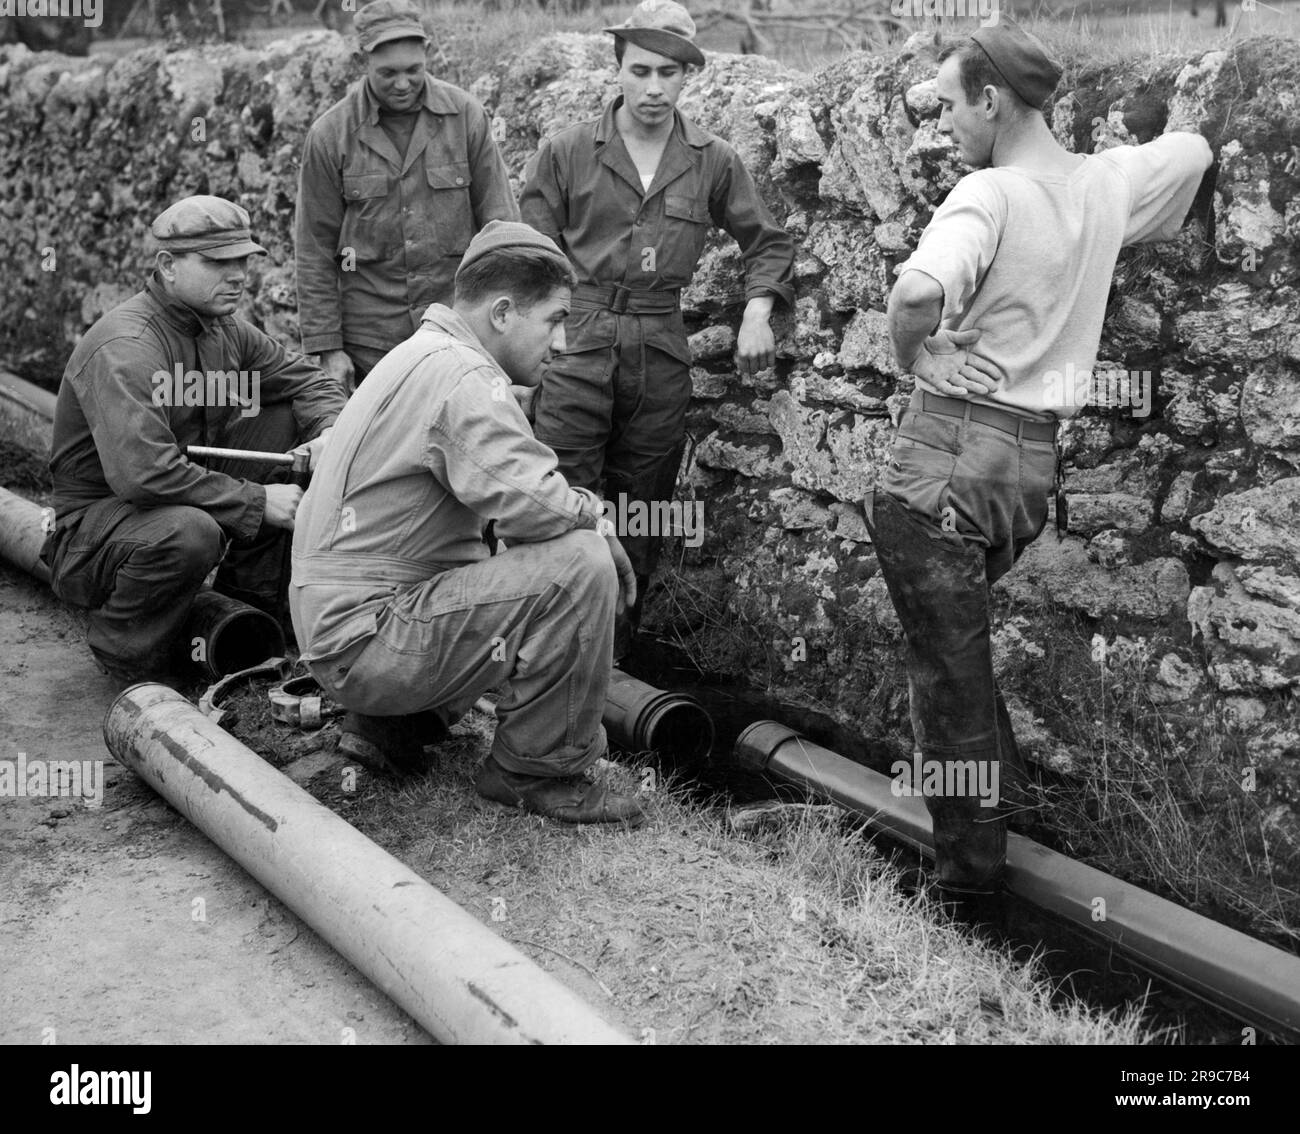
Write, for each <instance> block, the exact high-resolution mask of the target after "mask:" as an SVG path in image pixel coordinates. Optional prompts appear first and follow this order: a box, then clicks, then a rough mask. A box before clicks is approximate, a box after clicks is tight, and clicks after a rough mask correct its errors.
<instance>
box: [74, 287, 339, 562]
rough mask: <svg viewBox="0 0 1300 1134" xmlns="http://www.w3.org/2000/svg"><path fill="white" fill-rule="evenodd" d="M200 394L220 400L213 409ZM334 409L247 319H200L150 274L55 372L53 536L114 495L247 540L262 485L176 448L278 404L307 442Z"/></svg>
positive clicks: (323, 389)
mask: <svg viewBox="0 0 1300 1134" xmlns="http://www.w3.org/2000/svg"><path fill="white" fill-rule="evenodd" d="M192 377H197V378H199V379H202V382H201V383H195V382H192V381H189V379H190V378H192ZM214 378H215V379H216V383H217V384H216V386H215V387H214V386H212V385H211V383H212V380H213V379H214ZM232 384H233V387H234V388H232ZM211 392H218V393H220V394H221V395H222V396H221V397H219V398H217V399H216V400H215V404H214V399H213V398H212V397H211ZM191 393H193V394H196V395H197V394H200V393H202V395H203V396H196V397H190V396H189V395H190V394H191ZM250 393H251V395H252V397H253V399H254V400H253V404H251V405H249V404H247V398H246V397H245V395H247V394H250ZM226 394H230V395H231V396H229V397H227V396H225V395H226ZM345 401H346V398H345V396H344V394H343V391H342V390H341V389H340V388H339V385H338V383H337V382H333V381H331V380H330V379H328V378H326V377H325V375H324V374H322V373H321V371H320V370H319V369H318V368H317V367H315V366H313V365H312V364H311V363H310V362H308V361H307V359H305V358H303V357H302V355H300V354H294V353H291V352H289V351H286V350H285V349H284V347H282V346H281V345H280V344H279V343H277V342H276V341H275V340H274V339H272V338H271V337H270V336H269V335H266V334H264V333H263V332H262V331H259V330H258V329H257V328H256V327H254V326H253V325H252V324H251V323H249V322H248V321H247V320H245V319H242V318H239V317H238V316H234V315H226V316H220V317H209V316H200V315H198V314H196V313H195V312H194V311H193V310H192V309H190V308H189V307H186V306H185V305H184V304H181V303H179V302H177V301H175V300H173V299H170V298H169V297H168V296H167V295H166V293H165V292H164V291H163V289H162V287H161V286H160V285H159V283H158V281H157V279H156V278H150V279H149V280H148V282H147V283H146V284H145V288H144V290H143V291H141V292H139V293H138V294H136V295H134V296H133V297H132V298H130V299H128V300H127V301H126V302H125V303H122V304H120V305H119V306H117V307H115V308H114V309H113V310H112V311H110V312H109V313H108V314H107V315H105V316H104V317H103V318H101V319H100V320H99V322H97V323H96V324H95V325H94V326H93V327H91V328H90V330H89V331H87V332H86V334H85V336H84V337H83V338H82V340H81V342H79V343H78V344H77V348H76V350H74V351H73V352H72V357H71V358H70V359H69V360H68V365H67V368H66V369H65V370H64V372H63V381H62V382H61V383H60V385H59V400H58V405H57V407H56V409H55V412H54V444H53V451H52V453H51V456H50V471H51V473H52V475H53V479H54V509H55V513H56V516H57V522H58V525H59V526H58V531H59V532H60V533H62V531H63V530H64V529H65V528H66V527H67V525H68V524H69V523H71V522H73V521H75V519H76V518H77V517H79V516H80V515H81V514H82V513H83V512H84V511H85V509H86V508H88V507H89V506H90V505H92V504H94V503H96V502H97V501H99V500H102V499H104V498H106V497H109V496H116V497H119V498H120V499H122V500H125V501H128V502H129V503H131V504H134V505H136V506H137V507H142V508H149V507H160V506H163V505H169V504H184V505H189V506H190V507H194V508H201V509H203V511H205V512H207V513H208V515H210V516H211V517H212V518H213V519H214V520H216V522H217V523H218V524H219V525H220V526H221V529H222V531H224V532H225V533H226V534H227V535H229V536H231V537H233V538H243V539H251V538H252V537H253V536H255V535H256V534H257V532H258V530H259V528H260V527H261V524H262V513H263V510H264V508H265V507H266V488H265V486H263V485H261V484H256V483H254V482H252V481H248V480H241V479H239V478H237V477H232V476H227V475H226V474H225V473H221V472H216V471H214V470H209V469H205V468H204V467H203V466H202V465H198V464H193V463H191V462H190V461H189V460H187V459H186V457H185V455H184V447H185V446H186V445H193V444H198V445H221V444H223V443H224V442H225V432H226V428H227V427H228V425H229V424H230V423H231V422H233V421H236V420H238V419H239V418H240V417H242V416H247V415H248V414H249V413H257V412H260V410H261V407H263V406H269V405H272V404H275V403H281V402H290V403H292V406H293V416H294V420H295V422H296V424H297V429H298V434H299V436H300V437H301V438H302V439H303V440H304V441H310V440H312V439H313V438H314V437H317V436H318V435H319V434H320V433H321V432H322V431H323V430H324V429H326V428H328V427H329V426H330V425H332V424H333V423H334V419H335V418H336V417H337V416H338V414H339V411H340V410H342V408H343V406H344V403H345Z"/></svg>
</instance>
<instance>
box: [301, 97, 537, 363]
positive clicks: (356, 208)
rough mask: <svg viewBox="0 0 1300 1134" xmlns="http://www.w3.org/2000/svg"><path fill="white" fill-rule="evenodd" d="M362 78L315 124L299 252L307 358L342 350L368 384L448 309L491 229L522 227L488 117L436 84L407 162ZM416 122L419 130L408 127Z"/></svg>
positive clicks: (419, 116) (307, 149) (304, 180)
mask: <svg viewBox="0 0 1300 1134" xmlns="http://www.w3.org/2000/svg"><path fill="white" fill-rule="evenodd" d="M380 112H381V108H380V105H379V102H378V101H377V100H376V98H375V96H374V95H373V94H372V93H371V91H370V87H369V85H368V84H367V82H366V80H365V79H362V80H361V81H360V82H358V83H356V84H355V85H354V86H353V87H352V88H351V89H350V90H349V91H348V93H347V94H346V95H345V96H344V97H343V98H342V99H340V100H339V101H338V102H337V103H335V104H334V105H333V106H332V107H330V109H329V110H327V111H326V112H325V113H324V114H323V115H321V117H320V118H319V119H318V120H317V121H316V122H315V123H314V124H313V125H312V128H311V130H310V131H308V134H307V140H306V143H305V144H304V148H303V157H302V172H301V175H300V178H299V182H298V212H297V217H296V219H295V225H294V246H295V252H296V262H297V278H298V312H299V319H300V322H301V330H302V349H303V351H304V352H305V353H307V354H319V353H320V352H321V351H329V350H338V349H340V348H341V349H344V350H346V351H347V352H348V354H349V355H350V356H351V358H352V361H353V363H354V365H355V366H356V377H357V380H358V381H360V380H361V379H362V378H364V377H365V375H366V373H368V372H369V370H370V368H371V367H372V366H373V365H374V364H375V363H376V362H378V361H379V359H380V358H382V357H383V356H384V354H386V353H387V352H388V351H390V350H392V348H393V347H395V346H396V345H397V344H398V343H400V342H402V341H403V340H404V339H407V338H409V337H410V336H411V335H412V334H413V333H414V332H415V331H417V330H418V329H419V327H420V319H421V318H422V317H423V315H424V309H425V308H426V307H428V306H429V304H430V303H447V304H449V303H451V300H452V292H453V282H454V279H455V276H456V268H457V267H458V266H459V264H460V258H461V256H462V255H463V254H464V252H465V249H466V248H468V247H469V242H470V240H471V239H473V237H474V234H475V233H476V232H478V230H479V229H480V228H482V227H483V226H484V225H485V224H487V222H488V221H490V220H518V219H519V208H518V206H517V205H516V204H515V198H514V193H513V192H512V191H511V189H510V177H509V174H508V173H507V172H506V167H505V163H504V162H502V160H501V155H500V154H499V153H498V152H497V147H496V143H495V142H494V141H493V140H492V134H491V127H490V125H489V123H488V118H487V115H486V114H485V113H484V111H483V108H482V107H481V106H480V105H479V104H478V103H477V102H476V101H475V100H474V99H473V98H472V97H470V96H469V95H468V94H466V93H465V92H464V91H462V90H460V89H459V88H458V87H454V86H452V85H451V84H450V83H443V82H439V81H438V80H437V79H435V78H433V76H432V75H426V76H425V80H424V99H423V102H422V103H421V104H420V108H419V110H418V112H417V113H416V114H415V115H410V116H408V115H396V116H392V117H393V118H394V119H399V118H404V119H407V122H406V126H407V128H408V129H409V130H410V140H409V142H408V143H407V144H406V152H405V154H403V153H401V152H400V150H399V148H398V147H397V146H396V145H395V144H394V141H393V136H390V134H389V132H388V131H386V130H385V128H384V122H383V120H382V119H381V113H380ZM411 118H413V119H414V125H413V126H412V125H411V122H410V119H411Z"/></svg>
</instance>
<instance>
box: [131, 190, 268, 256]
mask: <svg viewBox="0 0 1300 1134" xmlns="http://www.w3.org/2000/svg"><path fill="white" fill-rule="evenodd" d="M149 231H150V232H151V233H152V234H153V237H154V239H155V240H156V241H157V242H158V247H159V248H160V249H163V250H166V251H168V252H176V253H183V252H198V253H199V254H200V255H202V256H205V257H207V259H209V260H237V259H238V258H239V257H241V256H253V255H262V256H265V255H266V254H267V253H266V249H265V248H263V247H262V246H261V245H260V244H258V243H256V242H255V241H254V240H253V234H252V231H251V230H250V229H249V220H248V213H247V212H245V211H244V210H243V209H241V208H240V207H239V206H238V205H236V204H235V203H234V202H233V201H227V200H226V199H225V198H223V197H209V196H206V195H204V194H199V195H198V196H194V197H185V198H183V199H181V200H179V201H177V202H176V203H175V204H174V205H171V206H169V207H168V208H166V209H164V210H163V211H162V212H161V213H159V214H158V217H157V219H156V220H155V221H154V222H153V224H152V225H151V226H150V229H149Z"/></svg>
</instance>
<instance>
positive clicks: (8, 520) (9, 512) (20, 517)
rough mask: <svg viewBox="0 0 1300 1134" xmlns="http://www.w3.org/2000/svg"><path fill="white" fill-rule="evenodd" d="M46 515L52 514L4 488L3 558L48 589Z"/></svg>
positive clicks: (0, 512)
mask: <svg viewBox="0 0 1300 1134" xmlns="http://www.w3.org/2000/svg"><path fill="white" fill-rule="evenodd" d="M45 515H51V513H48V512H45V511H44V510H43V509H41V507H40V506H39V505H36V504H33V503H32V502H31V501H30V500H24V499H23V498H22V497H21V496H15V495H14V494H13V493H12V492H10V491H9V490H8V489H5V488H0V558H3V559H4V560H5V561H6V562H9V563H12V564H13V565H14V566H15V567H17V568H18V569H19V570H21V571H26V572H27V574H29V575H32V576H34V577H35V578H37V579H39V580H40V581H41V582H42V583H45V584H47V585H48V584H49V581H50V569H49V568H48V567H46V566H45V564H44V563H42V562H41V547H42V545H43V544H44V543H45V525H44V524H43V523H42V517H43V516H45Z"/></svg>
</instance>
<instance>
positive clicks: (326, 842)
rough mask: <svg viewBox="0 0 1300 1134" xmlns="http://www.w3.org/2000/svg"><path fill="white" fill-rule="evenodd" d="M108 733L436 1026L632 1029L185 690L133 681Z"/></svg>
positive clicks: (507, 1034) (586, 1035)
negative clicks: (206, 712) (248, 743)
mask: <svg viewBox="0 0 1300 1134" xmlns="http://www.w3.org/2000/svg"><path fill="white" fill-rule="evenodd" d="M104 740H105V742H106V743H107V744H108V748H109V751H111V752H112V753H113V755H114V756H115V757H116V758H117V759H118V760H119V761H121V762H122V763H123V764H125V765H126V766H127V767H129V768H130V769H131V770H132V771H133V772H135V773H136V775H138V776H139V777H140V778H141V779H143V780H144V781H145V782H146V783H147V784H149V786H150V787H152V788H153V789H154V791H156V792H157V793H158V794H159V795H161V796H162V797H163V798H164V799H166V800H167V802H168V803H170V804H171V805H172V806H173V807H175V808H176V809H177V810H178V811H180V812H181V814H182V815H184V816H185V817H186V818H187V819H189V820H190V822H192V823H193V824H194V825H195V826H196V827H198V828H199V830H201V831H202V832H203V833H204V834H205V835H207V836H208V838H210V839H211V840H212V841H213V842H214V843H216V844H217V846H219V847H220V848H221V849H222V850H223V851H225V852H226V853H227V854H228V855H230V857H231V858H233V859H234V860H235V861H236V862H238V863H239V864H240V865H241V866H242V867H244V869H245V870H247V871H248V872H249V873H250V874H251V875H252V876H253V877H254V878H256V879H257V880H258V881H259V882H261V883H262V885H263V886H265V887H266V888H267V889H268V890H270V891H271V893H273V894H274V895H275V896H276V897H277V898H279V899H280V900H281V901H282V902H284V904H285V905H287V906H288V907H289V908H290V909H291V910H293V911H294V913H296V914H297V915H298V916H299V917H301V918H302V919H303V920H304V921H306V922H307V924H308V925H310V926H311V927H312V928H313V929H314V930H316V932H317V933H319V934H320V935H321V936H322V937H323V938H325V940H326V941H328V942H329V943H330V945H332V946H333V947H334V948H335V949H337V950H338V951H339V952H340V953H341V954H342V955H343V956H344V957H346V958H347V959H348V960H349V961H351V962H352V963H353V964H354V965H356V967H357V968H358V969H360V970H361V972H362V973H364V974H365V975H366V976H367V977H368V978H369V979H370V980H371V981H373V982H374V984H375V985H377V986H378V987H379V988H380V989H382V990H383V991H384V992H385V993H387V994H388V996H390V997H391V998H392V999H393V1000H394V1001H395V1002H396V1003H397V1004H398V1005H399V1006H400V1007H401V1008H403V1009H404V1010H405V1011H406V1012H408V1013H410V1015H411V1016H413V1017H414V1018H415V1019H416V1020H417V1021H418V1022H419V1023H420V1025H421V1026H422V1027H424V1028H426V1029H427V1030H428V1031H429V1032H430V1033H431V1034H432V1035H433V1036H434V1037H435V1038H436V1039H438V1040H441V1041H442V1042H444V1043H581V1044H625V1043H631V1042H632V1040H631V1039H630V1038H629V1037H628V1036H626V1035H624V1034H623V1033H622V1032H621V1031H619V1030H618V1029H617V1028H615V1027H613V1026H612V1025H611V1024H609V1023H608V1022H606V1021H605V1020H604V1019H603V1018H602V1017H601V1016H599V1015H598V1014H597V1013H596V1011H595V1010H594V1009H593V1008H592V1007H591V1006H590V1005H589V1004H587V1003H586V1002H585V1001H583V1000H581V999H580V998H579V997H578V996H576V995H575V994H574V993H572V992H571V991H569V989H567V988H566V987H565V986H564V985H562V984H561V983H560V982H559V981H557V980H556V979H555V978H554V977H552V976H551V975H550V974H548V973H546V972H545V971H544V970H542V969H541V968H539V967H538V966H537V965H536V964H534V963H533V962H532V961H530V960H529V959H528V958H527V957H525V956H524V955H523V954H522V953H520V952H519V951H518V950H517V949H515V948H514V947H513V946H512V945H510V944H508V943H507V942H505V941H503V940H502V939H501V938H500V937H498V936H497V935H496V934H495V933H493V932H492V931H491V930H490V929H488V928H487V927H486V926H484V925H483V924H482V923H481V922H479V921H478V920H477V919H476V918H474V917H472V916H471V915H470V914H469V913H467V912H466V911H465V910H463V909H461V908H460V906H458V905H456V903H455V902H453V901H451V899H450V898H448V897H446V896H445V895H443V894H442V893H440V892H439V891H438V890H436V889H434V887H432V886H431V885H429V883H428V882H426V881H425V880H424V879H423V878H421V877H420V876H419V875H418V874H416V873H415V872H414V871H413V870H411V869H410V868H409V867H407V866H405V865H403V864H402V863H400V862H398V860H397V859H395V858H394V857H393V856H392V855H390V854H389V853H388V852H387V851H385V850H382V849H381V848H380V847H378V846H376V845H375V844H374V843H372V842H371V841H370V840H369V839H367V838H366V837H365V836H364V835H363V834H361V832H359V831H358V830H356V828H354V827H352V826H351V825H350V824H349V823H347V822H345V821H344V820H343V819H340V818H339V817H338V816H337V815H335V814H334V813H333V812H332V811H330V810H329V809H328V808H327V807H325V806H323V805H322V804H320V803H319V802H317V801H316V800H315V799H314V798H313V797H312V796H311V795H309V794H308V793H307V792H305V791H303V789H302V788H300V787H298V786H297V785H296V784H294V783H293V782H292V781H290V780H289V779H287V778H286V777H285V776H283V775H281V774H280V773H279V772H277V771H276V770H275V769H274V768H272V767H270V766H269V765H268V764H267V763H266V762H265V761H264V760H262V759H261V757H259V756H258V755H256V753H254V752H252V751H251V750H250V749H248V748H246V747H244V745H242V744H240V743H239V741H237V740H236V739H235V738H234V737H232V736H231V735H230V734H229V733H227V732H226V731H225V730H224V729H222V728H221V727H220V726H218V725H215V724H213V723H212V722H211V721H209V720H208V719H207V718H206V717H205V716H203V714H202V713H200V712H199V711H198V710H197V709H196V708H195V707H194V706H193V705H191V704H190V703H189V702H188V701H186V700H185V698H184V697H182V696H181V695H180V694H179V693H177V692H175V691H174V690H172V689H169V688H167V687H166V686H165V685H154V684H144V685H133V686H131V687H130V688H129V689H127V690H125V691H124V692H123V693H121V694H120V695H119V696H118V697H117V699H116V700H115V701H114V702H113V703H112V705H110V706H109V709H108V713H107V714H106V716H105V718H104Z"/></svg>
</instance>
